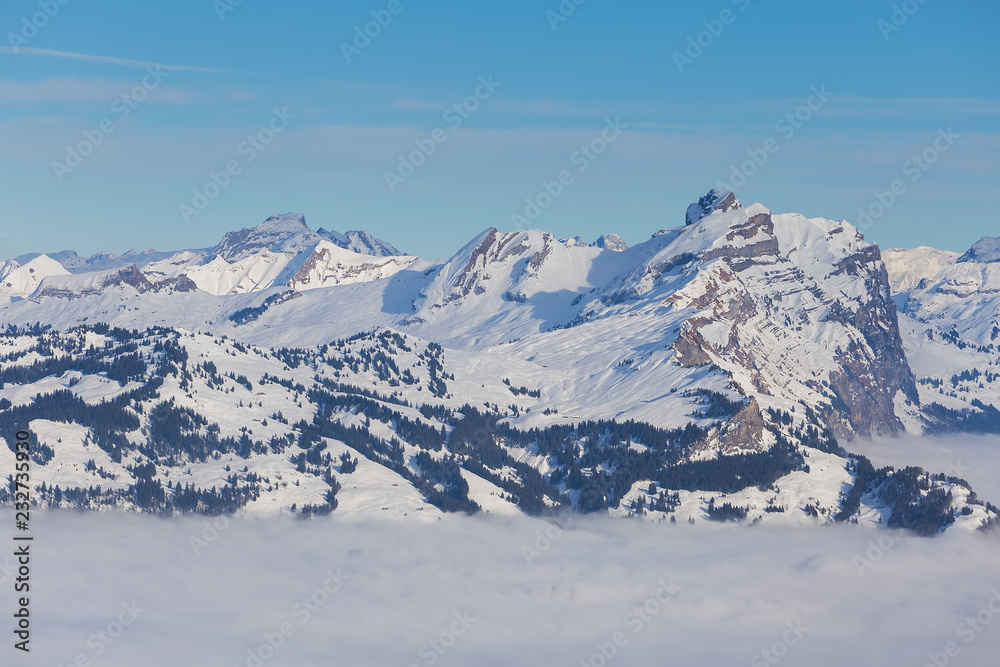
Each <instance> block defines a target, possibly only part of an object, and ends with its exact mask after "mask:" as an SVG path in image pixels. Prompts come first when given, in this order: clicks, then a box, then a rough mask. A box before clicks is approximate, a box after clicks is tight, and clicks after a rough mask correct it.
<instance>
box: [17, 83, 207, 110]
mask: <svg viewBox="0 0 1000 667" xmlns="http://www.w3.org/2000/svg"><path fill="white" fill-rule="evenodd" d="M133 86H135V82H134V81H118V80H111V79H82V78H78V77H59V78H53V79H46V80H44V81H28V82H25V81H9V80H3V79H0V107H9V106H18V105H31V104H52V103H90V102H94V103H99V104H107V103H110V101H111V100H113V99H116V98H118V97H120V96H121V95H123V94H124V93H127V92H128V91H129V90H131V89H132V88H133ZM195 97H196V95H195V94H194V93H192V92H191V91H188V90H185V89H183V88H177V87H168V86H161V87H160V88H159V89H158V90H157V92H156V95H155V99H156V100H157V101H158V102H160V103H162V104H188V103H190V102H192V101H193V100H194V99H195Z"/></svg>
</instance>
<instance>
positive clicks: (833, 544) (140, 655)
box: [0, 468, 1000, 667]
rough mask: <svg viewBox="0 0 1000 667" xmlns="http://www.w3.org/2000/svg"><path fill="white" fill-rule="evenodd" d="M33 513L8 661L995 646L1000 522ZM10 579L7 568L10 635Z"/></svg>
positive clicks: (967, 650) (645, 658) (567, 660)
mask: <svg viewBox="0 0 1000 667" xmlns="http://www.w3.org/2000/svg"><path fill="white" fill-rule="evenodd" d="M996 469H997V468H994V470H996ZM32 519H33V521H32V527H33V532H34V533H35V535H36V539H35V541H34V543H33V545H32V553H33V559H32V571H31V578H32V582H31V583H32V591H31V594H32V598H31V609H32V623H33V635H32V642H31V646H32V652H31V654H30V656H25V657H27V658H29V659H26V660H22V659H21V655H16V654H15V652H14V651H13V648H12V646H7V647H4V648H3V649H2V650H3V654H4V656H5V657H4V659H3V664H5V665H6V664H28V665H49V666H52V665H60V666H62V665H70V664H79V665H88V664H89V665H109V666H117V665H121V666H123V667H138V666H143V667H155V666H160V665H162V666H164V667H166V666H170V667H178V666H185V667H198V666H202V665H204V666H212V665H217V666H220V667H233V666H235V665H241V666H244V665H250V666H251V667H252V666H259V665H275V666H277V665H282V666H286V665H287V666H294V667H305V666H309V665H315V666H317V667H320V666H322V667H329V666H330V665H352V666H353V665H377V666H389V665H399V666H400V667H408V666H410V665H418V666H424V665H427V666H429V665H444V666H447V665H461V666H470V665H476V666H487V665H497V666H500V665H504V666H506V665H546V666H548V665H567V666H572V667H578V666H579V665H581V664H583V665H594V666H600V665H773V664H779V663H780V664H782V665H805V666H809V667H820V666H824V665H837V666H838V667H840V666H842V665H913V666H914V667H920V666H921V665H924V664H933V663H932V662H931V658H930V657H929V656H928V654H931V655H933V656H934V659H936V660H938V661H939V662H938V664H939V665H942V664H945V663H944V662H941V661H942V660H946V661H947V662H948V664H955V665H963V666H968V667H972V666H977V665H983V666H985V665H995V664H996V657H997V655H1000V614H994V612H993V611H991V610H990V609H989V606H990V605H991V604H992V607H993V609H995V610H997V611H998V612H1000V557H998V553H1000V536H997V535H992V536H989V535H984V534H957V533H956V534H951V535H944V536H942V537H939V538H935V539H920V538H914V537H907V536H903V535H891V534H890V533H886V532H881V531H876V530H874V529H861V528H858V527H850V526H837V527H827V528H815V529H807V530H798V531H794V530H774V529H769V528H766V527H754V528H750V527H729V526H720V525H709V524H700V525H694V526H690V525H687V524H680V525H677V524H675V525H671V524H668V523H657V524H649V523H647V524H646V525H641V524H640V523H639V522H637V521H635V520H625V519H618V520H609V519H589V520H585V519H581V518H579V517H578V518H576V519H574V520H573V522H572V523H571V524H570V525H566V524H563V528H562V529H560V528H558V527H557V526H556V525H555V524H553V523H551V522H546V521H542V520H535V519H527V518H525V519H516V520H506V519H497V518H492V517H473V518H468V517H464V516H449V517H447V518H446V519H445V520H443V521H436V522H432V523H418V522H416V521H409V520H407V521H404V522H401V523H400V522H393V521H384V522H365V523H359V522H349V521H344V520H338V519H328V520H311V521H295V520H284V521H254V520H246V521H239V520H233V521H230V522H226V521H222V520H219V522H218V523H219V525H220V526H222V527H223V529H222V530H220V531H218V532H213V531H212V530H206V526H210V525H211V521H210V520H208V519H205V518H198V519H173V520H162V519H157V518H151V517H144V516H133V515H119V514H103V515H90V514H74V513H70V512H56V513H51V512H49V513H35V514H33V517H32ZM0 520H2V521H3V522H4V523H5V524H7V525H12V523H13V516H11V515H10V514H9V513H6V512H4V513H0ZM227 523H228V526H226V524H227ZM546 533H547V535H548V536H546ZM890 535H891V536H890ZM4 551H5V552H8V553H10V552H12V551H13V549H9V550H8V549H5V550H4ZM196 552H197V553H196ZM0 564H3V565H5V566H6V567H7V568H10V566H11V565H12V560H11V559H9V558H8V560H7V561H6V562H3V561H2V560H0ZM12 576H14V575H13V573H12V572H10V571H9V570H7V571H5V570H0V577H2V578H4V579H5V581H4V582H3V583H2V585H0V586H2V591H3V592H2V598H0V599H2V602H0V605H2V612H3V616H4V617H5V618H7V622H6V625H7V626H8V629H6V630H4V635H5V636H6V637H7V638H8V639H7V642H8V644H12V643H13V639H12V635H11V628H12V627H13V622H12V613H13V611H14V604H15V603H14V599H13V591H12V588H13V586H12ZM969 617H971V619H972V620H971V621H969V620H966V619H967V618H969ZM977 618H978V620H977ZM268 638H269V639H270V642H269V639H268ZM274 646H276V648H274ZM948 650H950V651H951V652H952V653H953V654H954V655H952V656H949V655H947V651H948ZM765 651H766V653H765ZM602 653H603V654H607V655H608V656H609V657H605V655H603V654H602ZM12 658H13V659H12Z"/></svg>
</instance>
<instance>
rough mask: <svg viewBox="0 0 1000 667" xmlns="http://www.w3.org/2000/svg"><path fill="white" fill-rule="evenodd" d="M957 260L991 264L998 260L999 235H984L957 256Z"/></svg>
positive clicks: (999, 251)
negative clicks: (962, 253)
mask: <svg viewBox="0 0 1000 667" xmlns="http://www.w3.org/2000/svg"><path fill="white" fill-rule="evenodd" d="M958 261H959V262H980V263H982V264H992V263H994V262H1000V237H991V236H984V237H983V238H981V239H979V240H978V241H976V243H975V244H974V245H973V246H972V247H971V248H969V251H968V252H966V253H965V254H964V255H962V256H961V257H959V258H958Z"/></svg>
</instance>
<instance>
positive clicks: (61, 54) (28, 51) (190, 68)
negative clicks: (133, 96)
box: [0, 46, 253, 74]
mask: <svg viewBox="0 0 1000 667" xmlns="http://www.w3.org/2000/svg"><path fill="white" fill-rule="evenodd" d="M0 53H6V54H11V55H18V56H44V57H50V58H68V59H71V60H83V61H85V62H91V63H98V64H101V65H119V66H121V67H140V68H141V67H159V68H160V69H165V70H168V71H171V72H207V73H209V74H253V72H237V71H234V70H228V69H219V68H216V67H202V66H201V65H169V64H166V63H154V62H150V61H147V60H133V59H131V58H116V57H113V56H96V55H92V54H89V53H73V52H71V51H56V50H53V49H36V48H32V47H19V48H15V47H12V46H0Z"/></svg>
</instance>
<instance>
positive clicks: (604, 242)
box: [594, 234, 628, 252]
mask: <svg viewBox="0 0 1000 667" xmlns="http://www.w3.org/2000/svg"><path fill="white" fill-rule="evenodd" d="M594 246H595V247H597V248H604V249H605V250H612V251H614V252H625V251H626V250H628V243H626V242H625V239H623V238H622V237H620V236H618V235H617V234H605V235H604V236H602V237H600V238H599V239H597V240H596V241H595V242H594Z"/></svg>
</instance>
